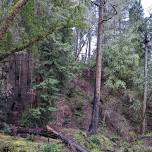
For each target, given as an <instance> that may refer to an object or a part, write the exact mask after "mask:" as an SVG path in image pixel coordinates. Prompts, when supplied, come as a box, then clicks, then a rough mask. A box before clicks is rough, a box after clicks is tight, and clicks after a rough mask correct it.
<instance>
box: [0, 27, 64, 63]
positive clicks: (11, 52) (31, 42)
mask: <svg viewBox="0 0 152 152" xmlns="http://www.w3.org/2000/svg"><path fill="white" fill-rule="evenodd" d="M53 27H54V28H53V29H51V30H49V31H48V32H44V33H43V34H40V35H38V36H37V37H35V38H33V39H31V40H30V41H29V42H27V43H26V44H23V45H21V46H19V47H17V48H15V49H12V50H11V51H9V52H7V53H4V54H1V55H0V61H2V60H4V59H5V58H7V57H8V56H10V55H12V54H14V53H17V52H20V51H23V50H25V49H26V48H29V47H30V46H32V45H34V44H36V43H38V42H39V41H42V40H44V39H45V38H46V37H47V36H49V35H50V34H52V33H53V32H55V31H56V30H57V29H61V28H62V27H58V28H57V26H55V25H54V26H53Z"/></svg>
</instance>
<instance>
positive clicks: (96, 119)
mask: <svg viewBox="0 0 152 152" xmlns="http://www.w3.org/2000/svg"><path fill="white" fill-rule="evenodd" d="M103 12H104V8H103V1H102V0H100V6H99V19H98V37H97V50H96V83H95V90H94V99H93V109H92V119H91V124H90V126H89V133H90V134H96V132H97V128H98V122H99V106H100V92H101V68H102V61H101V60H102V38H103V32H104V29H103V22H102V21H103Z"/></svg>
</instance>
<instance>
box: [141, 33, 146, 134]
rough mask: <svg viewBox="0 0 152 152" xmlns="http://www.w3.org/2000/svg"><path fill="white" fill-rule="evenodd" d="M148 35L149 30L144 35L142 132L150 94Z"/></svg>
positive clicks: (144, 129)
mask: <svg viewBox="0 0 152 152" xmlns="http://www.w3.org/2000/svg"><path fill="white" fill-rule="evenodd" d="M147 45H148V35H147V32H146V33H145V36H144V54H145V55H144V100H143V107H142V126H141V131H142V134H144V133H145V131H146V107H147V95H148V49H147V48H148V47H147Z"/></svg>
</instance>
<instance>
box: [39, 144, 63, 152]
mask: <svg viewBox="0 0 152 152" xmlns="http://www.w3.org/2000/svg"><path fill="white" fill-rule="evenodd" d="M38 152H62V146H61V145H59V144H58V145H57V144H48V145H45V146H43V147H42V148H41V150H39V151H38Z"/></svg>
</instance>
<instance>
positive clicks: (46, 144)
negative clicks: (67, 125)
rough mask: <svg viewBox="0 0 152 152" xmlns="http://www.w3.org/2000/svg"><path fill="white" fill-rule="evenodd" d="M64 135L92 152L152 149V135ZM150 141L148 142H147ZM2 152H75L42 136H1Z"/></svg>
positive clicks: (103, 132) (75, 131)
mask: <svg viewBox="0 0 152 152" xmlns="http://www.w3.org/2000/svg"><path fill="white" fill-rule="evenodd" d="M62 131H64V133H66V134H67V135H69V136H71V137H72V138H73V139H75V140H76V141H77V142H79V143H80V144H81V145H83V146H84V147H85V148H86V149H87V150H88V151H90V152H151V151H152V147H150V145H148V143H147V142H148V141H149V139H151V140H152V135H150V134H149V135H147V136H146V137H144V139H145V140H143V139H139V138H138V139H137V138H136V139H134V140H133V141H126V140H124V139H123V138H121V137H120V136H117V135H114V134H113V135H111V137H108V136H109V135H108V131H107V130H106V129H101V130H100V131H99V133H98V134H97V135H93V136H89V137H88V136H87V135H86V132H83V131H81V130H78V129H63V130H62ZM147 139H148V140H147ZM0 152H73V149H71V147H69V146H68V145H65V144H63V143H62V142H61V141H60V140H57V139H51V138H50V139H49V140H48V138H44V137H41V136H32V135H30V136H28V137H26V138H21V137H14V136H9V135H4V134H3V133H1V134H0Z"/></svg>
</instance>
